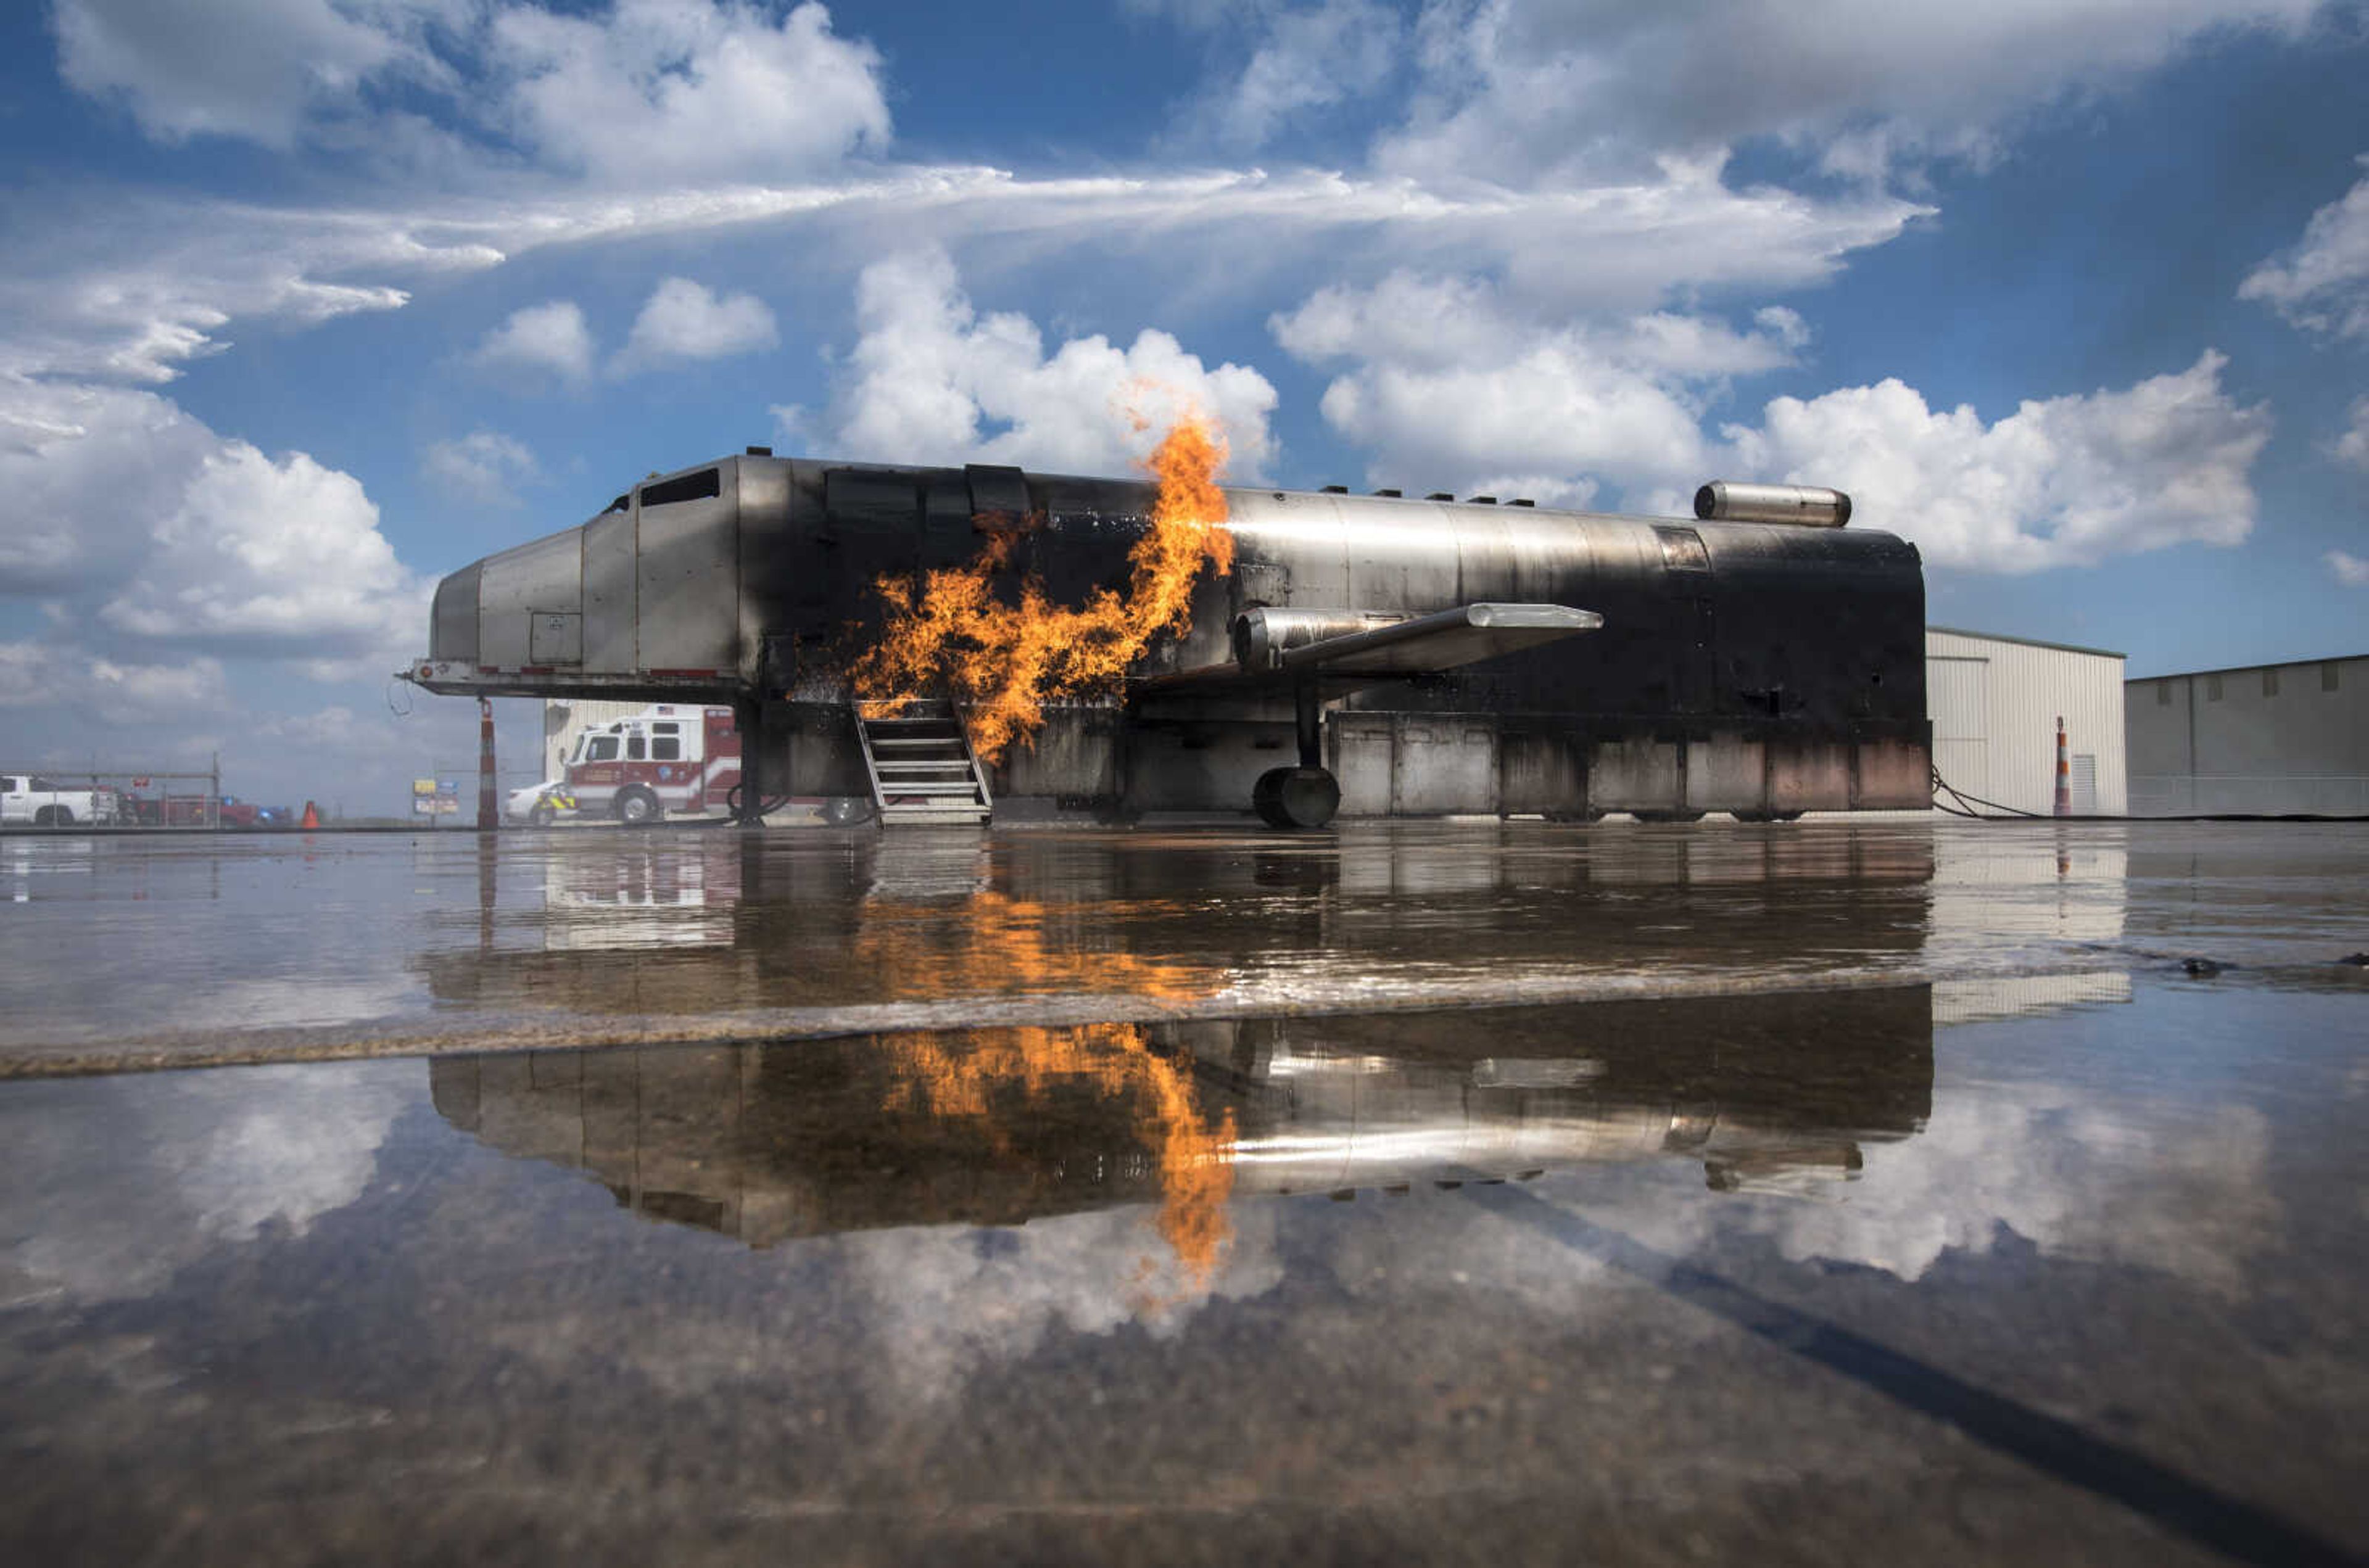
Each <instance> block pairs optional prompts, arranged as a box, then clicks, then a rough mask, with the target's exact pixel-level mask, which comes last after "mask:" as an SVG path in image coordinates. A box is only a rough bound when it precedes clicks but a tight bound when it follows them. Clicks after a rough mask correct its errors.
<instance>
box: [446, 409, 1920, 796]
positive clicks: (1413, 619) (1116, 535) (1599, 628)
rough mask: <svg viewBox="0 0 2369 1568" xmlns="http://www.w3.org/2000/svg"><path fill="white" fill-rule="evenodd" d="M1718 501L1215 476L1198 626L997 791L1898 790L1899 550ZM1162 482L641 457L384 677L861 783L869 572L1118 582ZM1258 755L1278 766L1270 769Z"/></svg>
mask: <svg viewBox="0 0 2369 1568" xmlns="http://www.w3.org/2000/svg"><path fill="white" fill-rule="evenodd" d="M1762 488H1771V489H1775V488H1780V487H1762ZM1714 490H1715V487H1713V486H1706V487H1705V492H1706V494H1705V496H1704V497H1702V498H1698V503H1699V511H1700V512H1701V513H1702V515H1701V516H1700V517H1699V518H1696V519H1646V518H1633V517H1608V516H1601V515H1596V514H1587V513H1576V512H1562V511H1552V510H1549V509H1543V508H1538V507H1534V506H1531V505H1529V504H1528V503H1527V502H1524V501H1521V500H1519V499H1518V498H1516V499H1515V500H1514V502H1513V504H1511V505H1506V506H1499V505H1497V504H1496V502H1495V498H1487V497H1474V498H1471V499H1469V500H1467V501H1463V502H1458V501H1455V500H1454V499H1452V498H1448V497H1444V496H1442V497H1433V498H1425V499H1421V500H1418V499H1414V498H1402V497H1399V496H1396V495H1391V494H1388V493H1383V494H1379V495H1375V496H1349V495H1345V494H1331V493H1327V494H1306V493H1294V492H1289V491H1282V490H1264V489H1242V488H1237V489H1231V490H1229V491H1227V492H1226V503H1227V507H1228V510H1229V520H1228V531H1229V532H1230V536H1231V548H1232V552H1233V555H1234V560H1233V565H1232V567H1231V570H1230V572H1228V573H1227V574H1226V575H1224V576H1222V577H1219V576H1216V575H1213V574H1210V573H1204V575H1203V576H1202V577H1201V578H1199V579H1198V581H1197V584H1196V587H1195V588H1194V589H1193V598H1192V601H1191V605H1190V624H1189V631H1188V633H1187V634H1186V635H1183V636H1174V635H1162V637H1160V638H1159V639H1158V640H1156V641H1154V642H1153V643H1152V644H1151V645H1150V647H1149V649H1148V651H1147V652H1146V653H1145V654H1144V655H1143V657H1142V658H1140V659H1139V660H1138V661H1137V662H1136V663H1135V664H1134V665H1133V666H1131V667H1130V669H1129V670H1128V673H1127V681H1126V683H1125V689H1124V691H1123V692H1116V693H1113V694H1112V697H1111V700H1109V701H1104V702H1095V703H1086V704H1077V705H1072V706H1069V707H1065V708H1060V709H1057V710H1055V711H1053V712H1052V713H1051V714H1050V715H1048V722H1047V725H1046V727H1045V728H1044V729H1043V731H1042V732H1041V733H1040V734H1039V735H1038V737H1037V738H1036V742H1035V744H1034V745H1033V747H1022V748H1020V749H1017V750H1013V752H1012V753H1010V754H1009V755H1008V756H1007V757H1006V758H1005V759H1004V761H1003V762H1002V764H1001V767H1000V768H999V769H998V770H996V773H995V776H994V779H993V784H994V790H993V793H994V797H995V799H996V801H997V802H998V803H999V804H1000V805H1002V806H1011V805H1013V804H1014V803H1029V804H1027V805H1024V806H1023V807H1022V809H1024V810H1025V809H1035V810H1037V811H1051V810H1054V809H1057V808H1060V807H1065V806H1066V807H1073V808H1079V809H1091V810H1094V811H1097V812H1104V813H1118V814H1131V813H1135V812H1140V811H1147V810H1160V809H1196V810H1207V809H1222V810H1241V809H1242V808H1243V807H1246V806H1248V805H1249V804H1250V803H1251V802H1252V800H1253V790H1254V785H1257V786H1258V787H1259V788H1261V789H1262V790H1264V791H1265V793H1262V794H1260V795H1259V796H1258V798H1259V799H1260V800H1261V801H1262V802H1263V803H1264V804H1265V806H1268V807H1276V809H1278V810H1281V811H1282V812H1283V814H1284V815H1285V816H1286V817H1288V818H1290V819H1292V820H1295V821H1299V822H1301V823H1302V825H1312V820H1310V819H1311V818H1312V819H1314V820H1321V819H1322V818H1326V817H1329V816H1330V815H1331V813H1332V810H1333V802H1336V801H1337V803H1338V804H1339V806H1340V807H1341V808H1342V809H1345V810H1346V811H1349V812H1351V813H1371V814H1386V813H1387V814H1393V815H1436V814H1440V813H1449V812H1504V813H1529V812H1545V813H1549V814H1555V815H1585V814H1588V813H1592V812H1598V811H1605V810H1633V811H1639V812H1647V813H1653V814H1657V815H1667V816H1679V817H1685V816H1693V815H1699V814H1700V813H1701V812H1704V811H1706V810H1732V811H1737V812H1744V813H1748V814H1754V815H1762V816H1768V815H1789V814H1791V813H1794V812H1799V811H1802V810H1805V809H1818V810H1837V809H1868V808H1880V807H1922V806H1923V805H1924V804H1925V803H1926V799H1927V792H1926V784H1927V777H1928V755H1929V754H1928V745H1927V738H1928V724H1927V719H1926V712H1925V702H1924V681H1925V669H1924V660H1923V658H1921V657H1920V654H1921V647H1922V641H1923V636H1922V628H1923V621H1924V581H1923V577H1922V572H1921V568H1920V566H1919V562H1918V558H1917V552H1916V550H1915V549H1914V548H1913V547H1912V546H1910V545H1908V544H1905V543H1903V542H1902V541H1901V540H1899V539H1897V538H1895V537H1894V536H1893V535H1890V534H1887V533H1882V532H1873V531H1870V530H1866V529H1858V528H1847V527H1843V526H1839V524H1840V523H1841V522H1842V521H1846V520H1847V519H1848V498H1840V497H1837V496H1835V495H1834V494H1833V493H1832V492H1809V491H1796V490H1792V489H1790V488H1784V489H1783V494H1782V496H1781V497H1780V498H1775V499H1771V498H1760V499H1758V500H1755V499H1754V498H1750V497H1747V496H1746V495H1745V487H1736V488H1735V489H1734V490H1733V491H1732V492H1723V493H1714ZM1152 495H1153V493H1152V491H1151V489H1150V486H1147V485H1144V484H1141V483H1134V482H1127V481H1117V480H1102V479H1084V478H1070V477H1064V476H1059V475H1032V474H1024V473H1022V472H1021V471H1020V470H1018V469H1016V468H998V467H988V466H980V465H973V466H971V467H968V468H886V467H874V466H857V465H852V464H831V463H823V462H812V461H797V462H791V461H785V460H783V459H778V458H775V457H773V456H772V454H771V453H770V452H762V451H754V450H752V451H751V452H750V453H749V454H748V455H746V456H742V457H734V458H725V459H721V460H718V461H717V462H715V463H712V464H704V465H702V466H700V467H698V468H695V469H689V470H684V471H682V472H680V473H677V474H675V475H669V476H665V477H657V476H653V478H652V479H651V480H650V481H649V482H647V483H646V484H642V485H638V486H634V487H633V488H631V489H629V490H627V491H626V492H625V493H624V494H623V495H620V496H619V497H618V498H617V499H616V500H615V502H614V503H612V505H611V506H610V507H609V508H608V509H606V510H604V511H603V512H602V513H601V515H600V516H598V517H596V518H594V519H593V520H592V521H589V522H588V523H586V524H584V525H583V526H581V527H580V528H575V529H569V530H567V531H566V532H560V533H555V534H552V535H550V536H548V537H546V538H544V539H540V540H536V541H534V542H532V543H531V544H522V545H520V546H518V547H516V548H514V549H511V550H508V551H505V552H503V553H501V554H499V555H491V556H488V557H486V559H484V560H482V561H479V562H477V563H475V564H474V565H472V566H469V567H464V568H463V569H462V570H460V571H458V572H455V573H453V574H452V575H451V576H450V577H447V578H445V579H444V580H443V582H442V583H441V585H440V586H439V588H438V589H437V594H436V603H435V609H434V612H433V619H432V628H431V634H430V638H429V654H428V657H427V658H424V659H421V660H418V661H417V662H416V663H415V664H413V665H412V666H411V667H410V668H409V669H408V670H406V671H404V674H405V675H406V678H407V679H410V680H413V681H418V682H419V683H420V684H421V685H423V686H426V687H427V688H429V690H432V691H437V692H457V693H464V694H472V695H480V694H482V695H512V696H545V697H549V696H566V697H571V698H578V699H593V698H605V699H611V700H624V701H634V700H639V701H669V700H681V701H704V702H729V703H732V704H734V705H735V706H736V708H737V709H738V712H739V714H740V715H741V727H742V729H743V730H744V732H752V733H751V738H750V740H749V742H748V744H747V745H746V748H745V750H746V754H747V770H748V773H750V774H754V775H756V776H757V777H758V778H759V779H760V780H761V784H762V788H763V790H764V792H765V793H767V794H771V795H802V796H814V795H866V794H874V795H875V797H876V795H877V794H878V791H879V789H880V784H879V782H878V781H879V774H878V773H877V771H876V770H875V767H874V763H875V756H874V752H875V744H874V738H873V737H872V735H871V733H870V731H869V730H868V729H867V728H866V727H865V724H864V723H860V722H859V720H858V717H857V714H856V710H855V708H854V706H853V704H851V702H850V700H849V697H850V693H849V689H848V685H847V681H846V676H847V671H848V669H849V666H850V663H851V661H852V658H853V656H854V654H855V652H857V651H858V650H860V649H861V648H863V647H866V646H869V643H868V639H873V638H875V637H876V629H877V626H878V624H879V622H880V606H879V603H878V601H877V599H876V596H875V592H874V589H873V585H874V584H875V582H876V581H877V580H878V579H879V578H882V577H883V576H888V575H904V574H910V573H913V572H915V571H917V570H922V569H931V568H946V567H958V566H963V565H965V564H967V563H972V562H976V561H980V560H984V559H987V558H988V556H987V555H984V554H983V552H985V551H986V550H988V549H989V547H990V545H991V546H992V549H993V551H994V552H995V554H994V555H993V560H994V562H995V563H996V565H995V573H996V576H995V580H994V584H993V591H994V592H995V593H996V594H998V595H1001V596H1002V599H1003V601H1006V602H1010V601H1016V600H1017V598H1018V596H1019V594H1020V591H1021V585H1022V584H1023V583H1024V582H1027V581H1032V580H1033V581H1035V582H1036V583H1038V584H1040V585H1041V586H1042V588H1043V590H1044V592H1045V594H1046V595H1047V599H1048V600H1049V601H1050V602H1052V603H1055V604H1059V605H1079V604H1083V603H1085V602H1087V601H1090V600H1091V599H1092V598H1093V596H1094V595H1096V594H1097V593H1101V592H1104V591H1116V590H1118V589H1122V588H1124V587H1125V586H1126V585H1127V583H1128V581H1129V570H1130V567H1129V559H1128V553H1129V551H1130V549H1131V548H1132V547H1133V546H1134V545H1135V544H1136V543H1137V542H1138V541H1139V540H1140V539H1142V538H1143V537H1144V536H1145V534H1146V533H1147V532H1150V526H1151V524H1150V514H1151V509H1152V507H1151V503H1152ZM1818 523H1825V524H1828V526H1814V524H1818ZM1295 761H1297V763H1298V767H1297V768H1296V769H1295V768H1294V766H1293V764H1294V762H1295ZM1278 774H1291V775H1295V778H1294V779H1293V780H1290V781H1287V784H1276V785H1275V786H1274V788H1273V789H1266V787H1265V785H1264V784H1259V781H1263V780H1268V781H1271V780H1272V778H1273V776H1274V775H1278ZM1300 774H1323V775H1325V777H1324V778H1322V780H1317V779H1314V778H1299V777H1297V775H1300ZM966 776H967V775H966ZM1300 784H1306V785H1307V786H1308V788H1307V789H1305V790H1302V789H1300V788H1299V785H1300ZM1287 786H1288V787H1287ZM1278 801H1280V802H1283V803H1284V804H1283V805H1281V806H1276V803H1277V802H1278ZM1303 807H1305V809H1304V810H1303ZM1320 807H1321V809H1320Z"/></svg>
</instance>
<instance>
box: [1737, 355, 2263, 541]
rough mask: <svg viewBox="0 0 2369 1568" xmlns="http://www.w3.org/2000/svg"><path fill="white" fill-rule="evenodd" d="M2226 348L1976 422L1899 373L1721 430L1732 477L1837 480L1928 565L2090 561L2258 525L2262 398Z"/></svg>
mask: <svg viewBox="0 0 2369 1568" xmlns="http://www.w3.org/2000/svg"><path fill="white" fill-rule="evenodd" d="M2224 363H2226V361H2224V359H2223V357H2222V356H2221V355H2219V354H2217V353H2214V352H2212V351H2210V350H2207V351H2206V352H2205V353H2203V355H2201V356H2200V357H2199V358H2198V359H2197V361H2196V362H2195V363H2194V364H2193V365H2192V366H2190V367H2189V368H2188V369H2187V370H2185V371H2181V372H2176V373H2174V374H2170V375H2160V376H2155V377H2152V378H2150V379H2148V380H2146V381H2143V382H2140V383H2138V384H2136V385H2135V386H2132V387H2129V388H2127V389H2125V390H2123V391H2106V390H2100V391H2098V392H2092V393H2087V394H2083V395H2074V396H2066V397H2055V398H2050V399H2047V400H2045V401H2034V402H2026V403H2024V404H2023V405H2022V406H2020V407H2019V408H2018V409H2017V410H2016V412H2015V413H2013V414H2011V415H2009V416H2008V417H2007V418H2002V419H2000V420H1998V421H1997V422H1996V423H1992V424H1986V423H1984V421H1983V419H1982V417H1981V416H1980V415H1979V414H1977V413H1976V412H1975V411H1974V409H1973V408H1971V407H1966V406H1960V407H1957V408H1954V409H1950V410H1936V409H1934V408H1931V407H1929V406H1928V405H1927V404H1926V401H1925V398H1924V396H1923V395H1921V394H1920V393H1918V392H1917V390H1916V389H1915V388H1913V387H1910V386H1907V385H1905V384H1904V383H1901V382H1899V381H1897V380H1887V381H1884V382H1881V383H1877V384H1876V385H1874V386H1855V387H1845V388H1841V389H1839V390H1837V391H1834V392H1829V393H1827V394H1825V395H1824V396H1821V397H1816V398H1812V399H1808V400H1806V401H1805V400H1803V399H1801V398H1793V397H1780V398H1778V399H1776V400H1775V401H1774V402H1771V403H1770V404H1769V405H1768V408H1767V410H1766V413H1765V416H1764V418H1763V421H1762V424H1761V426H1760V427H1759V428H1758V429H1747V428H1744V427H1739V426H1729V427H1727V428H1726V429H1725V431H1724V433H1725V435H1726V436H1727V438H1728V440H1729V441H1730V442H1731V443H1732V452H1731V454H1730V456H1731V462H1732V467H1733V471H1734V473H1735V474H1736V475H1737V476H1738V477H1749V478H1755V479H1767V480H1778V481H1788V482H1796V483H1808V484H1821V485H1833V486H1838V487H1839V488H1841V489H1844V490H1847V491H1848V492H1850V494H1851V497H1852V498H1853V499H1854V501H1856V502H1857V503H1858V509H1857V511H1856V513H1855V514H1854V515H1855V516H1857V517H1858V518H1860V519H1863V520H1864V521H1866V523H1867V524H1868V525H1869V526H1870V527H1873V528H1882V529H1885V530H1888V531H1891V532H1897V533H1901V534H1904V535H1905V536H1907V537H1908V538H1911V539H1914V540H1915V541H1916V542H1917V544H1918V545H1919V546H1920V547H1921V548H1922V549H1923V550H1924V551H1925V554H1926V555H1927V557H1928V559H1931V560H1936V561H1940V562H1942V563H1945V564H1947V565H1950V566H1958V567H1975V568H1978V569H1983V570H1993V571H2011V572H2020V571H2035V570H2040V569H2043V568H2045V567H2061V566H2086V565H2089V564H2091V563H2094V562H2097V561H2099V560H2102V559H2103V558H2105V557H2106V556H2108V555H2117V554H2123V553H2126V552H2132V551H2140V550H2153V549H2159V548H2162V547H2164V546H2166V545H2170V544H2189V543H2198V544H2239V543H2241V542H2243V541H2244V539H2245V538H2246V536H2247V534H2248V533H2249V532H2250V531H2251V530H2252V527H2253V523H2254V512H2255V497H2254V491H2253V485H2252V481H2251V478H2250V473H2251V469H2252V467H2253V464H2254V460H2255V459H2256V458H2257V457H2258V456H2260V453H2261V451H2262V447H2263V445H2264V444H2265V443H2266V442H2267V441H2269V440H2270V433H2271V419H2270V414H2269V411H2268V409H2267V408H2266V407H2264V406H2255V407H2251V408H2247V407H2240V406H2238V405H2237V403H2236V402H2235V400H2233V399H2232V398H2231V397H2230V396H2229V395H2228V393H2227V392H2226V391H2225V390H2224V389H2223V387H2222V385H2221V370H2222V366H2223V365H2224Z"/></svg>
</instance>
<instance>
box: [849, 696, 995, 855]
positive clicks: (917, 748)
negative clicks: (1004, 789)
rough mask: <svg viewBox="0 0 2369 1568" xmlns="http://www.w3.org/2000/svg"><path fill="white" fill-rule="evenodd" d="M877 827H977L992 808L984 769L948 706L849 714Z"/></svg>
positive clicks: (916, 705)
mask: <svg viewBox="0 0 2369 1568" xmlns="http://www.w3.org/2000/svg"><path fill="white" fill-rule="evenodd" d="M855 734H856V738H857V739H858V740H859V741H861V742H862V743H863V747H864V772H865V773H868V774H869V775H870V777H871V780H872V805H873V807H874V809H875V810H876V811H878V812H879V814H880V825H881V826H882V827H884V828H898V827H906V826H912V825H921V826H938V827H943V826H946V825H950V824H952V825H962V824H971V823H978V824H983V823H985V822H986V821H987V819H988V818H989V817H990V815H991V814H992V813H993V811H994V809H995V801H994V798H993V797H992V796H991V795H989V793H988V788H987V771H986V770H985V769H983V768H981V767H980V766H979V765H978V756H977V754H976V753H974V752H973V751H972V750H971V749H970V736H969V735H968V734H967V732H966V731H965V730H964V728H963V723H962V717H961V715H959V714H957V713H956V712H955V705H954V704H952V703H944V702H926V703H909V704H906V705H905V711H904V712H902V713H900V714H898V715H897V716H896V717H894V718H865V717H864V710H863V709H862V708H861V707H859V708H857V709H856V714H855Z"/></svg>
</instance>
